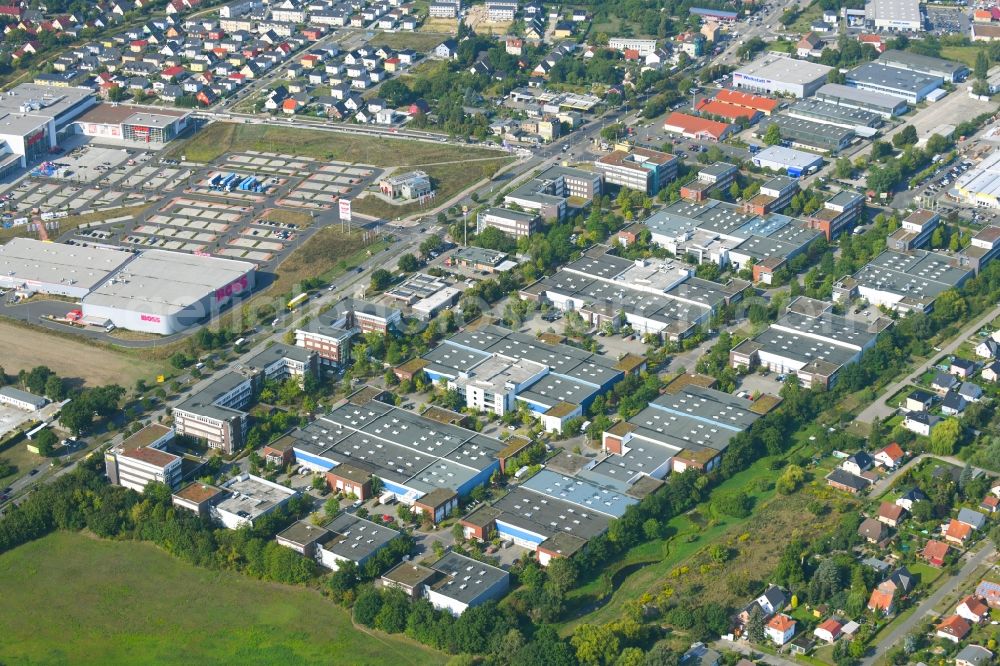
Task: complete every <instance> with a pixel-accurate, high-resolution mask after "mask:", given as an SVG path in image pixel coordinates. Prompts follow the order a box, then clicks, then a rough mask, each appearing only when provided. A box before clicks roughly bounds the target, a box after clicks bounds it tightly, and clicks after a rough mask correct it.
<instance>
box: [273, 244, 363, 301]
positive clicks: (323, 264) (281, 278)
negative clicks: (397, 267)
mask: <svg viewBox="0 0 1000 666" xmlns="http://www.w3.org/2000/svg"><path fill="white" fill-rule="evenodd" d="M382 247H383V246H382V245H381V244H375V245H372V246H369V247H368V248H366V246H365V245H364V243H363V242H362V235H361V233H360V232H353V233H351V234H350V235H348V234H347V233H345V232H342V231H341V230H340V228H339V227H326V228H325V229H320V230H319V231H318V232H316V234H315V235H314V236H313V237H312V238H310V239H309V240H307V241H306V242H305V243H303V244H302V246H301V247H299V248H298V249H296V250H295V251H294V252H292V254H290V255H289V256H288V258H287V259H285V260H284V261H283V262H281V264H280V265H279V266H278V279H277V280H275V281H274V283H273V284H272V285H271V291H272V292H276V293H279V294H280V293H284V292H287V291H290V290H291V289H292V287H294V286H295V285H296V284H298V283H300V282H302V280H304V279H306V278H315V277H318V278H321V279H324V280H328V279H330V278H332V277H334V275H336V274H338V273H342V272H343V271H345V270H347V268H348V267H349V266H354V265H357V264H358V263H360V262H361V261H362V260H363V259H364V258H365V257H366V256H367V249H371V250H372V252H373V253H374V252H376V251H378V250H381V249H382Z"/></svg>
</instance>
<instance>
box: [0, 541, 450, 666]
mask: <svg viewBox="0 0 1000 666" xmlns="http://www.w3.org/2000/svg"><path fill="white" fill-rule="evenodd" d="M0 589H2V590H3V608H4V611H3V613H0V636H2V637H3V639H2V640H0V662H4V663H46V664H60V663H74V664H120V663H130V664H152V663H156V664H170V663H176V664H303V663H324V664H379V665H380V666H381V665H384V664H386V663H389V664H397V665H402V664H439V663H443V662H444V656H443V655H441V654H440V653H437V652H433V651H431V650H428V649H426V648H424V647H422V646H420V645H417V644H415V643H412V642H410V641H408V640H405V639H399V638H393V637H388V636H385V635H382V634H378V633H374V632H363V631H360V630H358V629H355V628H354V627H353V625H352V624H351V621H350V618H349V617H348V615H347V613H346V612H345V611H343V610H341V609H340V608H338V607H336V606H334V605H333V604H332V603H331V602H329V601H327V600H324V599H323V598H321V597H320V596H319V595H318V594H317V593H315V592H313V591H311V590H306V589H304V588H295V587H288V586H284V585H272V584H268V583H262V582H259V581H255V580H252V579H249V578H246V577H244V576H241V575H238V574H234V573H228V572H216V571H209V570H206V569H200V568H197V567H194V566H191V565H188V564H185V563H183V562H181V561H180V560H177V559H175V558H173V557H171V556H169V555H167V554H165V553H163V552H162V551H160V550H158V549H157V548H156V547H154V546H152V545H149V544H143V543H133V542H113V541H103V540H99V539H94V538H89V537H87V536H85V535H82V534H78V533H68V532H59V533H56V534H53V535H50V536H48V537H45V538H44V539H41V540H39V541H35V542H33V543H29V544H27V545H24V546H21V547H19V548H16V549H15V550H13V551H11V552H8V553H4V554H3V555H0Z"/></svg>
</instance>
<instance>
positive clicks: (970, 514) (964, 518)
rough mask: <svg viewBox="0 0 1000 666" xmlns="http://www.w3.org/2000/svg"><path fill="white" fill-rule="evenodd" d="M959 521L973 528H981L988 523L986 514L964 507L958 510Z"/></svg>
mask: <svg viewBox="0 0 1000 666" xmlns="http://www.w3.org/2000/svg"><path fill="white" fill-rule="evenodd" d="M958 522H960V523H965V524H966V525H968V526H970V527H972V529H975V530H981V529H983V527H984V526H985V525H986V516H984V515H983V514H981V513H979V512H978V511H973V510H972V509H966V508H962V509H959V511H958Z"/></svg>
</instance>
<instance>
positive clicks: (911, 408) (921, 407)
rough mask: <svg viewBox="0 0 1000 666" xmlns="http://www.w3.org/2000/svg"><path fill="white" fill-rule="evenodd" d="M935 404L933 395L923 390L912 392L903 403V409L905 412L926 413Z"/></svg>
mask: <svg viewBox="0 0 1000 666" xmlns="http://www.w3.org/2000/svg"><path fill="white" fill-rule="evenodd" d="M948 376H950V375H948ZM933 404H934V395H933V394H931V393H929V392H927V391H924V390H923V389H916V390H914V391H911V392H910V393H909V394H908V395H907V396H906V401H905V402H904V403H903V405H902V407H903V411H905V412H926V411H927V410H928V409H930V408H931V406H932V405H933Z"/></svg>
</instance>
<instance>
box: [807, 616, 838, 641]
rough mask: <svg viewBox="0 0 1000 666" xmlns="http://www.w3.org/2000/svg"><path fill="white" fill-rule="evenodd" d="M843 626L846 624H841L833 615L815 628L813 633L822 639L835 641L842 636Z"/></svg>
mask: <svg viewBox="0 0 1000 666" xmlns="http://www.w3.org/2000/svg"><path fill="white" fill-rule="evenodd" d="M843 626H844V625H843V624H841V623H840V621H839V620H836V619H835V618H832V617H831V618H829V619H828V620H826V621H824V622H823V623H822V624H820V625H819V626H818V627H816V629H814V630H813V634H814V635H815V636H816V638H818V639H820V640H821V641H826V642H827V643H834V642H836V640H837V639H838V638H840V634H841V629H842V628H843Z"/></svg>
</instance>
